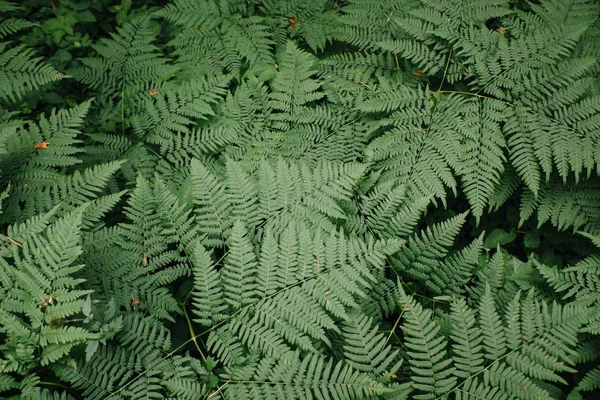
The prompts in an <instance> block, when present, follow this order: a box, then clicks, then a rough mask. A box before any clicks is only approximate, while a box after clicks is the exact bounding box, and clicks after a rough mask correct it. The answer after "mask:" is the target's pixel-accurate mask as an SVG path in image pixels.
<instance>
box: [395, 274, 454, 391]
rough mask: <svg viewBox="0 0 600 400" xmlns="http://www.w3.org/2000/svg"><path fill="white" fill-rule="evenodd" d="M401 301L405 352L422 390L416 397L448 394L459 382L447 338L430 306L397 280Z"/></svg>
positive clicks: (414, 379) (415, 381)
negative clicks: (424, 307) (419, 300)
mask: <svg viewBox="0 0 600 400" xmlns="http://www.w3.org/2000/svg"><path fill="white" fill-rule="evenodd" d="M398 302H399V305H400V307H401V308H402V311H403V312H404V313H405V316H404V322H403V324H402V332H403V334H404V340H405V346H406V347H407V351H406V355H407V356H408V362H409V363H410V365H411V371H412V372H413V374H412V375H411V380H412V381H413V387H414V388H415V389H416V390H418V391H419V392H420V393H419V394H415V395H414V397H413V398H415V399H431V398H435V397H437V396H440V395H443V394H447V393H448V392H450V391H451V390H452V389H453V388H454V386H456V376H453V374H454V371H455V367H453V366H452V365H451V364H452V359H451V358H448V357H447V350H446V348H447V345H448V342H447V341H446V340H445V338H444V337H443V336H442V335H441V334H440V326H439V325H437V324H436V323H435V321H434V320H433V319H432V313H431V311H430V310H427V309H423V308H422V307H421V305H420V304H419V303H417V302H415V301H414V300H413V298H412V296H408V295H407V294H406V293H405V292H404V289H403V287H402V284H401V283H400V282H399V283H398Z"/></svg>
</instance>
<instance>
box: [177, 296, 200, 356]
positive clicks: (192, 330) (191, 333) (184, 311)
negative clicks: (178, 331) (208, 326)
mask: <svg viewBox="0 0 600 400" xmlns="http://www.w3.org/2000/svg"><path fill="white" fill-rule="evenodd" d="M181 308H182V309H183V315H184V316H185V320H186V322H187V324H188V329H189V331H190V335H191V339H192V342H194V346H196V350H198V353H200V357H202V361H203V362H206V357H205V356H204V353H203V352H202V350H201V349H200V346H199V345H198V340H196V339H197V337H198V336H197V335H196V332H194V326H193V325H192V321H191V320H190V317H189V315H188V312H187V309H186V307H185V303H182V304H181Z"/></svg>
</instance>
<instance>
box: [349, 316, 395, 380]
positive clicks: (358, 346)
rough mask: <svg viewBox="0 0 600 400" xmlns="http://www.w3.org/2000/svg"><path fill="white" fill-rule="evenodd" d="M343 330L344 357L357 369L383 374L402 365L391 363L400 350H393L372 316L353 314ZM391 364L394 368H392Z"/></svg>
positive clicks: (393, 370) (392, 371)
mask: <svg viewBox="0 0 600 400" xmlns="http://www.w3.org/2000/svg"><path fill="white" fill-rule="evenodd" d="M342 330H343V335H344V357H345V358H346V359H347V362H348V364H349V365H350V366H352V367H353V368H355V369H356V370H358V371H365V372H374V373H376V374H382V373H383V372H384V371H389V372H390V373H395V372H396V370H397V369H398V368H399V367H400V365H390V364H392V363H393V362H394V361H395V359H396V358H397V357H398V353H399V350H395V351H391V350H392V348H391V346H389V345H387V340H386V339H385V337H384V335H383V334H381V333H378V329H377V327H374V326H373V319H372V318H369V317H366V316H364V315H353V316H351V317H350V320H349V321H346V322H345V323H344V325H343V327H342ZM390 351H391V352H390ZM390 366H391V367H393V368H391V369H390Z"/></svg>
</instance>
